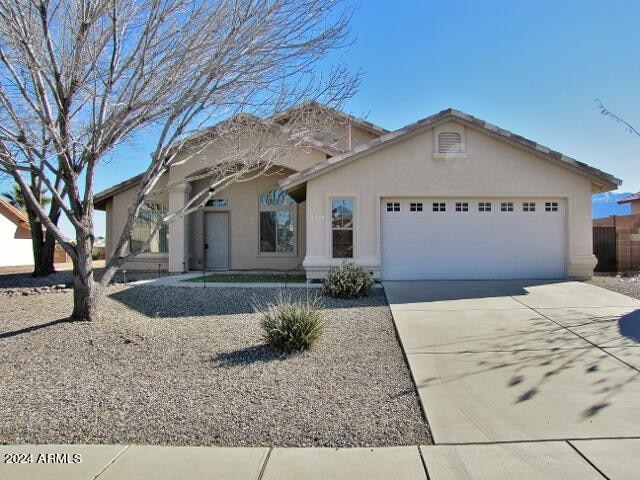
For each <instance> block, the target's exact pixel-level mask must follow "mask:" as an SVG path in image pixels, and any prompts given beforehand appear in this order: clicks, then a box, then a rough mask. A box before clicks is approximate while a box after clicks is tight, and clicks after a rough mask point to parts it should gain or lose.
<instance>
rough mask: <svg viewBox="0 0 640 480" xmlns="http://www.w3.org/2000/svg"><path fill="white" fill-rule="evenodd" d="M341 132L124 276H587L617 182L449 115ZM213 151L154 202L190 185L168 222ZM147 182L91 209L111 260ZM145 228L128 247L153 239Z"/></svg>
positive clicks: (227, 198) (235, 189)
mask: <svg viewBox="0 0 640 480" xmlns="http://www.w3.org/2000/svg"><path fill="white" fill-rule="evenodd" d="M314 108H324V107H320V106H317V105H315V106H314ZM284 115H286V112H285V114H284ZM332 118H333V121H334V122H335V128H333V129H331V131H330V134H329V135H325V136H324V138H321V139H315V140H316V141H314V142H309V144H307V145H303V146H299V147H296V148H295V149H292V151H291V152H290V154H288V155H286V156H285V158H283V159H282V161H281V162H279V166H278V167H277V170H274V172H273V173H271V174H269V175H265V176H261V177H259V178H256V179H254V180H251V181H249V182H246V183H236V184H232V185H231V186H230V187H229V188H227V189H225V190H222V191H221V192H219V193H218V192H214V195H213V196H212V198H211V199H210V200H209V201H208V202H207V204H206V206H204V208H202V209H199V210H198V211H196V212H195V213H194V214H191V215H189V216H187V217H185V218H180V219H178V220H176V221H173V222H171V223H170V224H169V226H168V228H167V229H165V230H164V231H162V232H160V234H159V235H158V237H157V239H156V240H155V241H154V243H153V245H152V247H151V251H150V252H149V253H145V254H143V255H141V256H140V257H139V258H137V259H136V260H135V261H133V262H131V263H130V264H129V265H128V266H127V268H130V269H131V268H147V269H157V268H166V269H168V270H170V271H185V270H191V269H193V270H200V269H207V270H218V269H219V270H252V269H255V270H266V269H268V270H289V269H301V270H304V271H305V272H306V275H307V278H309V279H316V278H321V277H322V276H323V275H325V274H326V272H327V271H328V269H329V268H331V267H332V266H336V265H339V264H340V263H341V262H343V261H345V260H347V259H353V260H354V261H355V262H357V263H359V264H361V265H362V266H364V267H365V268H367V269H368V270H369V271H371V272H372V273H373V274H374V275H375V276H376V277H378V278H382V279H393V280H408V279H487V278H495V279H500V278H566V277H570V278H587V277H590V276H591V275H592V273H593V268H594V266H595V264H596V260H595V257H594V255H593V253H592V236H591V195H592V194H594V193H599V192H605V191H610V190H613V189H616V188H617V187H618V186H619V185H620V184H621V181H620V180H618V179H617V178H615V177H613V176H611V175H609V174H606V173H604V172H602V171H600V170H597V169H595V168H592V167H589V166H588V165H585V164H584V163H581V162H579V161H577V160H574V159H572V158H569V157H567V156H565V155H563V154H561V153H558V152H555V151H553V150H550V149H549V148H546V147H544V146H542V145H539V144H537V143H535V142H533V141H531V140H528V139H526V138H523V137H521V136H519V135H516V134H514V133H511V132H509V131H507V130H503V129H501V128H498V127H496V126H494V125H491V124H489V123H487V122H484V121H482V120H479V119H477V118H475V117H472V116H470V115H467V114H465V113H462V112H459V111H456V110H452V109H449V110H444V111H442V112H439V113H437V114H435V115H432V116H430V117H428V118H425V119H423V120H420V121H418V122H416V123H413V124H411V125H408V126H406V127H403V128H401V129H399V130H396V131H393V132H388V131H386V130H385V129H383V128H381V127H378V126H375V125H372V124H370V123H368V122H365V121H363V120H361V119H357V118H354V117H352V116H349V115H346V114H343V113H341V112H335V114H334V116H333V117H332ZM216 148H218V147H217V146H216V145H215V142H214V144H212V146H211V147H210V148H208V149H207V150H206V151H205V152H203V153H202V155H200V156H199V157H198V158H197V159H192V160H190V161H189V162H185V163H180V164H179V165H176V166H173V167H172V168H171V169H170V171H169V173H168V174H167V175H165V177H166V178H163V179H162V180H161V182H159V184H160V187H159V188H161V187H162V186H165V185H177V184H176V181H178V180H180V179H182V180H186V183H182V184H181V185H177V186H174V187H171V188H169V189H168V191H163V193H162V194H161V195H159V196H158V199H157V202H159V203H161V204H162V205H164V206H166V207H167V208H168V209H169V210H170V211H173V210H174V209H175V208H176V207H179V206H180V205H183V204H184V202H186V201H188V200H189V198H191V197H192V196H193V195H194V194H195V193H196V192H199V191H201V190H202V189H203V188H206V186H207V183H206V181H205V180H203V179H201V178H199V177H198V176H197V175H196V176H195V177H198V179H195V180H193V181H189V179H190V178H191V177H193V176H194V174H195V173H197V172H202V171H203V168H204V167H205V166H206V164H207V163H211V162H215V161H216V155H218V154H219V153H218V152H217V151H216ZM139 178H140V177H134V178H132V179H130V180H128V181H126V182H124V183H122V184H119V185H116V186H114V187H112V188H110V189H108V190H106V191H104V192H101V193H99V194H98V195H96V198H95V205H96V208H98V209H102V210H106V212H107V238H106V244H107V255H109V254H110V251H111V250H112V248H113V247H112V245H113V242H114V237H115V235H116V232H118V231H119V228H121V226H122V225H123V223H124V220H125V215H124V214H125V212H126V209H127V206H128V202H129V201H130V199H131V197H132V195H133V191H134V187H135V186H136V183H137V182H138V181H139ZM146 215H151V213H150V212H147V213H143V214H142V215H141V217H142V218H141V219H140V220H139V224H138V227H137V228H139V229H140V231H137V230H134V232H133V234H132V239H131V243H132V244H135V242H138V241H140V240H141V239H142V238H144V233H145V232H148V231H149V228H150V225H151V223H152V222H151V217H145V216H146ZM145 218H146V220H145ZM205 246H206V247H208V248H205Z"/></svg>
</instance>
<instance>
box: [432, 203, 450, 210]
mask: <svg viewBox="0 0 640 480" xmlns="http://www.w3.org/2000/svg"><path fill="white" fill-rule="evenodd" d="M446 210H447V204H446V203H434V204H433V211H434V212H445V211H446Z"/></svg>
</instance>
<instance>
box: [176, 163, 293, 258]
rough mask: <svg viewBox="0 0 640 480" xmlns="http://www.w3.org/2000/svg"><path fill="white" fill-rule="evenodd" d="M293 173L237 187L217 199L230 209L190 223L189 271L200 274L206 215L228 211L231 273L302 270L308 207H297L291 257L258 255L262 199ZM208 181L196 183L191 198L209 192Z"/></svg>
mask: <svg viewBox="0 0 640 480" xmlns="http://www.w3.org/2000/svg"><path fill="white" fill-rule="evenodd" d="M291 173H292V172H291V171H290V170H287V169H281V168H279V169H277V170H276V171H274V172H272V173H270V174H269V175H265V176H261V177H258V178H257V179H255V180H252V181H249V182H241V183H235V184H232V185H230V186H229V187H227V188H226V189H224V190H223V191H221V192H220V193H219V194H218V195H216V196H215V197H214V198H224V199H228V200H229V207H228V208H203V209H200V210H198V211H196V212H194V213H193V214H191V216H190V217H191V218H190V219H189V233H188V237H189V252H190V254H189V268H190V269H193V270H200V269H202V268H203V266H204V263H205V260H204V222H205V214H206V212H210V211H211V212H219V211H228V212H229V216H230V218H229V219H230V225H229V228H230V238H231V244H230V250H231V251H230V266H229V268H230V269H231V270H263V269H276V270H290V269H294V268H296V267H298V268H299V269H302V260H303V259H304V256H305V203H301V204H298V205H297V211H296V216H295V227H294V228H295V231H296V248H295V250H294V252H293V253H292V254H273V253H271V254H269V253H260V252H259V243H260V242H259V235H260V233H259V214H258V212H259V205H258V200H259V198H260V196H261V195H263V194H265V193H267V192H269V191H271V190H274V189H277V188H278V180H280V179H282V178H284V177H286V176H287V175H289V174H291ZM207 186H208V183H207V181H206V179H202V180H198V181H196V182H193V185H192V190H191V196H194V195H195V194H196V193H197V192H199V191H201V190H202V189H204V188H206V187H207Z"/></svg>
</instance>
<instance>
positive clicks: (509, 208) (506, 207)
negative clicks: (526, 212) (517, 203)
mask: <svg viewBox="0 0 640 480" xmlns="http://www.w3.org/2000/svg"><path fill="white" fill-rule="evenodd" d="M500 211H501V212H513V202H501V203H500Z"/></svg>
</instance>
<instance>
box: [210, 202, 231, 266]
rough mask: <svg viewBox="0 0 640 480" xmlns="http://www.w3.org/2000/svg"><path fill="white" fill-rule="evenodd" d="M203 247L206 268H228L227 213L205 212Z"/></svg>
mask: <svg viewBox="0 0 640 480" xmlns="http://www.w3.org/2000/svg"><path fill="white" fill-rule="evenodd" d="M204 248H205V250H204V255H205V267H206V269H207V270H228V269H229V213H227V212H208V213H205V217H204Z"/></svg>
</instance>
